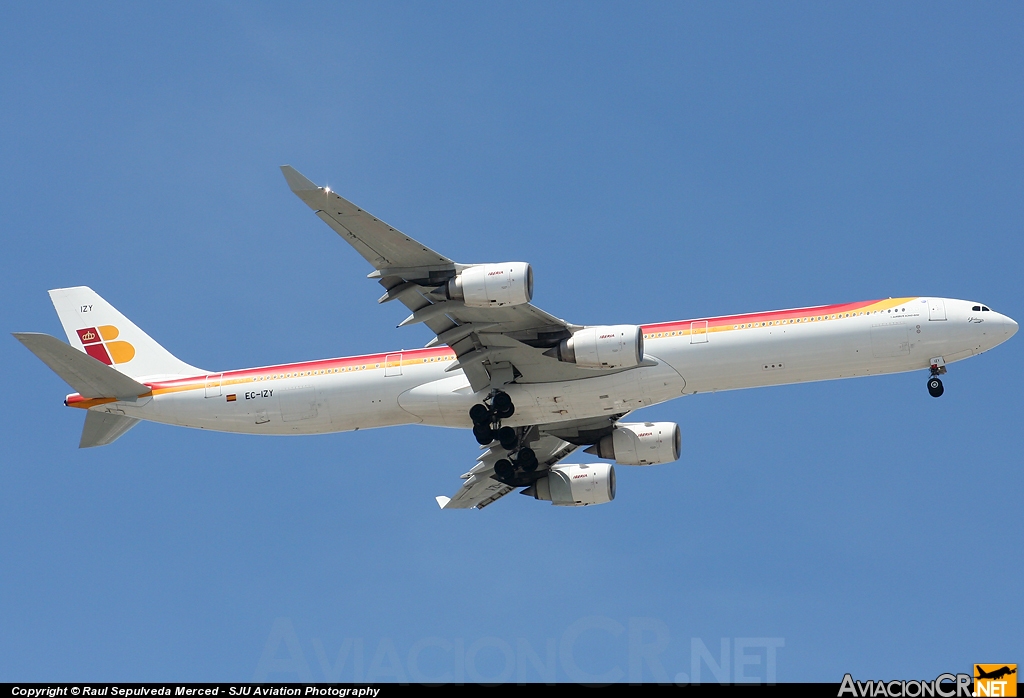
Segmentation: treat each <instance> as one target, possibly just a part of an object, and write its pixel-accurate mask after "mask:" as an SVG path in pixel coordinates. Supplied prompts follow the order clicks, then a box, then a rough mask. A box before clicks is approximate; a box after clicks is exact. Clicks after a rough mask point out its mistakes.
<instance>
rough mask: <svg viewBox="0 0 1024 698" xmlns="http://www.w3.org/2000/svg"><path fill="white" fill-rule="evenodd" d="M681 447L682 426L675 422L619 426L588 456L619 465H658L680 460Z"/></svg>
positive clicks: (589, 451)
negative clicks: (680, 427)
mask: <svg viewBox="0 0 1024 698" xmlns="http://www.w3.org/2000/svg"><path fill="white" fill-rule="evenodd" d="M680 445H681V438H680V436H679V425H678V424H676V423H675V422H640V423H635V424H621V423H620V424H616V425H615V429H614V430H613V431H612V433H611V434H609V435H608V436H605V437H603V438H602V439H601V440H600V441H598V442H597V443H596V444H594V445H593V446H591V447H590V448H588V449H587V450H586V453H590V454H593V455H595V456H597V457H598V458H608V459H611V460H614V461H615V462H616V463H618V464H619V465H657V464H659V463H671V462H672V461H676V460H679V453H680Z"/></svg>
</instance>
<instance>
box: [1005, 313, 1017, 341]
mask: <svg viewBox="0 0 1024 698" xmlns="http://www.w3.org/2000/svg"><path fill="white" fill-rule="evenodd" d="M1015 334H1017V323H1016V322H1014V321H1013V318H1009V317H1008V318H1006V336H1007V338H1009V337H1012V336H1013V335H1015Z"/></svg>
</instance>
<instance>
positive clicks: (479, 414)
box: [469, 403, 491, 426]
mask: <svg viewBox="0 0 1024 698" xmlns="http://www.w3.org/2000/svg"><path fill="white" fill-rule="evenodd" d="M469 418H470V419H472V420H473V424H474V426H475V425H477V424H490V423H491V411H490V410H488V409H487V406H486V405H481V404H479V403H478V404H476V405H473V406H472V407H470V408H469Z"/></svg>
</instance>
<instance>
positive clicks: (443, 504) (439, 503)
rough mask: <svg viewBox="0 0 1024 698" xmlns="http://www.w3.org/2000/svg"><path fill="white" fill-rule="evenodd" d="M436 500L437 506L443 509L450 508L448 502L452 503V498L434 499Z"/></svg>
mask: <svg viewBox="0 0 1024 698" xmlns="http://www.w3.org/2000/svg"><path fill="white" fill-rule="evenodd" d="M434 499H436V500H437V506H439V507H441V508H442V509H444V508H445V507H446V506H448V502H450V501H452V498H451V497H434Z"/></svg>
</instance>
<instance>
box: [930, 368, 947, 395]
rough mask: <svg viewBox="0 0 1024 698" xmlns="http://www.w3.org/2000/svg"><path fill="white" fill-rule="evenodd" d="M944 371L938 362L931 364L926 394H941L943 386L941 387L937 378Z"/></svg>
mask: <svg viewBox="0 0 1024 698" xmlns="http://www.w3.org/2000/svg"><path fill="white" fill-rule="evenodd" d="M945 372H946V367H945V366H939V365H938V364H932V365H931V377H930V378H929V379H928V394H929V395H931V396H932V397H941V396H942V393H943V392H944V388H943V387H942V381H941V380H939V376H941V375H942V374H943V373H945Z"/></svg>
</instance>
